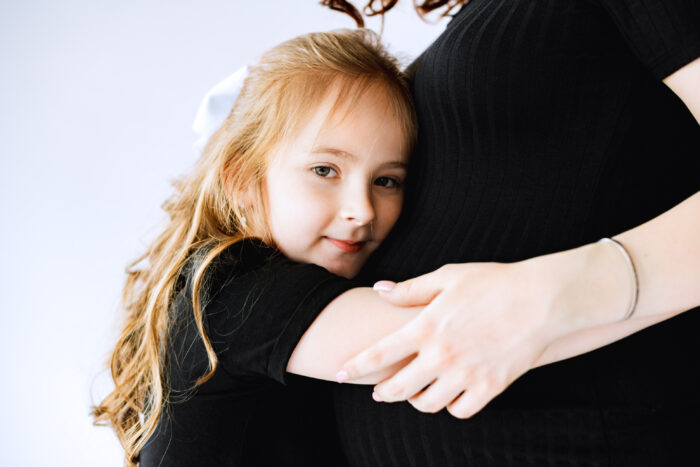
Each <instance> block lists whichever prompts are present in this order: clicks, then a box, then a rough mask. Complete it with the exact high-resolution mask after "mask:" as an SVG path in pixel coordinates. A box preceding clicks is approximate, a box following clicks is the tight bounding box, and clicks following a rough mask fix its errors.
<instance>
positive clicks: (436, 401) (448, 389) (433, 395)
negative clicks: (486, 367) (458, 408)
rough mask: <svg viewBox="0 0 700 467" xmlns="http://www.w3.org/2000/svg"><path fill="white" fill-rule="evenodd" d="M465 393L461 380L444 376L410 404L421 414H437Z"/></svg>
mask: <svg viewBox="0 0 700 467" xmlns="http://www.w3.org/2000/svg"><path fill="white" fill-rule="evenodd" d="M463 392H464V384H463V383H462V380H461V378H460V379H457V378H454V377H452V376H448V375H444V376H441V377H440V378H438V379H437V380H436V381H434V382H433V383H432V384H431V385H430V386H428V387H427V388H426V389H424V390H423V391H421V392H420V393H418V394H416V395H415V396H413V397H410V398H409V399H408V402H409V403H410V404H411V405H412V406H413V407H415V408H416V409H418V410H419V411H421V412H425V413H436V412H439V411H440V410H442V409H444V408H445V407H447V406H448V405H450V404H451V403H452V402H453V401H454V400H455V399H456V398H457V397H459V396H460V395H461V394H462V393H463Z"/></svg>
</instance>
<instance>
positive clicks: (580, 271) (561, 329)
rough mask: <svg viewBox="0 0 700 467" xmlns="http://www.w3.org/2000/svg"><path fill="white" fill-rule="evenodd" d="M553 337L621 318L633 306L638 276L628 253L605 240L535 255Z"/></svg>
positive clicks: (534, 265)
mask: <svg viewBox="0 0 700 467" xmlns="http://www.w3.org/2000/svg"><path fill="white" fill-rule="evenodd" d="M527 262H531V265H530V266H531V267H533V268H534V271H533V274H536V275H538V276H539V277H541V278H542V279H543V280H542V281H541V282H540V283H543V284H548V286H547V287H548V288H547V289H546V290H544V291H541V293H542V294H543V295H544V296H545V306H546V307H547V308H548V312H547V315H548V317H549V321H550V325H551V331H552V332H551V334H552V337H553V338H559V337H562V336H566V335H569V334H571V333H575V332H579V331H582V330H585V329H589V328H591V327H595V326H599V325H605V324H610V323H614V322H617V321H620V320H622V319H623V318H624V316H625V314H626V312H627V311H628V309H629V307H630V301H631V299H632V295H633V290H634V278H633V277H632V276H631V275H630V271H629V268H628V265H627V264H626V262H625V259H624V257H623V256H622V255H621V254H620V252H619V251H617V250H616V249H615V248H613V247H611V246H610V245H607V244H605V243H591V244H587V245H584V246H581V247H579V248H574V249H572V250H567V251H563V252H558V253H553V254H550V255H545V256H540V257H537V258H532V259H531V260H528V261H527Z"/></svg>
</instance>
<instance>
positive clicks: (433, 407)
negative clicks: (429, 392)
mask: <svg viewBox="0 0 700 467" xmlns="http://www.w3.org/2000/svg"><path fill="white" fill-rule="evenodd" d="M413 407H415V408H416V409H417V410H419V411H421V412H423V413H437V412H439V411H440V409H441V408H442V407H438V405H437V404H435V403H434V402H427V401H421V402H418V403H415V404H413Z"/></svg>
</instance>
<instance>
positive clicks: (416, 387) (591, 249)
mask: <svg viewBox="0 0 700 467" xmlns="http://www.w3.org/2000/svg"><path fill="white" fill-rule="evenodd" d="M615 255H619V252H617V251H615V250H614V249H612V248H609V247H607V246H605V245H602V244H592V245H587V246H585V247H581V248H578V249H575V250H570V251H567V252H562V253H557V254H553V255H547V256H542V257H538V258H533V259H531V260H528V261H521V262H518V263H510V264H502V263H467V264H450V265H446V266H444V267H442V268H440V269H438V270H436V271H434V272H431V273H429V274H425V275H423V276H420V277H417V278H414V279H411V280H408V281H405V282H402V283H399V284H395V285H394V284H393V283H391V282H387V281H382V282H379V283H377V284H376V286H375V289H376V290H378V291H379V293H380V294H381V295H382V296H383V297H384V298H385V299H387V300H389V301H390V302H391V303H393V304H395V305H402V306H409V305H411V306H415V305H428V306H427V307H426V308H425V310H424V311H423V312H422V313H420V314H419V315H418V316H417V317H416V318H415V319H413V320H412V321H411V322H409V323H408V324H407V325H405V326H404V327H403V328H401V329H400V330H398V331H397V332H395V333H393V334H391V335H389V336H387V337H386V338H384V339H382V340H381V341H380V342H378V343H377V344H375V345H374V346H372V347H370V348H369V349H367V350H365V351H364V352H362V353H360V354H359V355H357V356H356V357H355V358H353V359H352V360H350V361H349V362H347V363H346V364H345V365H344V366H343V369H342V370H341V371H340V372H339V374H338V380H339V381H341V382H342V381H347V380H352V379H355V378H358V377H361V376H363V375H366V374H370V373H373V372H375V371H378V370H380V369H382V368H384V367H386V366H388V365H391V364H392V363H395V362H397V361H399V360H402V359H404V358H406V357H409V356H411V355H414V354H415V355H416V356H415V358H414V359H413V360H412V361H411V363H409V364H408V365H407V366H405V367H404V368H403V369H402V370H400V371H399V372H398V373H396V374H395V375H394V376H392V377H391V378H389V379H387V380H385V381H383V382H382V383H380V384H378V385H377V386H375V393H374V397H375V400H378V401H384V402H395V401H401V400H408V401H409V402H410V403H411V404H412V405H413V406H414V407H415V408H416V409H418V410H420V411H422V412H430V413H433V412H437V411H439V410H441V409H442V408H445V407H447V410H448V411H449V412H450V413H451V414H452V415H454V416H455V417H458V418H467V417H470V416H472V415H474V414H475V413H477V412H478V411H479V410H481V409H482V408H483V407H484V406H485V405H486V404H487V403H488V402H489V401H490V400H491V399H493V398H494V397H495V396H497V395H498V394H499V393H501V392H502V391H503V390H504V389H505V388H507V387H508V386H509V385H510V384H511V383H512V382H513V381H515V380H516V379H517V378H519V377H520V376H521V375H522V374H524V373H525V372H527V371H528V370H529V369H531V368H533V367H535V366H538V365H539V364H540V362H539V360H540V358H541V357H542V356H543V354H544V353H545V350H546V349H547V347H548V345H549V344H550V343H553V342H555V341H557V339H559V338H561V337H563V336H566V335H568V334H571V333H574V332H576V331H578V330H580V329H585V328H588V327H591V326H596V325H601V324H605V322H606V319H609V318H605V316H604V314H602V313H595V314H591V313H584V311H585V310H590V309H591V308H589V307H590V306H593V305H594V303H593V302H592V300H594V301H598V303H597V304H601V303H605V304H606V305H608V306H613V307H617V308H616V309H617V311H618V312H619V317H620V318H621V317H622V316H623V315H624V311H625V306H627V305H628V297H629V293H630V287H631V283H630V282H629V280H630V278H629V277H628V276H627V273H628V271H627V270H626V269H625V264H624V262H623V259H622V258H621V257H616V256H615ZM592 272H594V274H591V273H592ZM592 290H595V291H596V292H597V293H596V294H591V293H590V292H591V291H592ZM586 294H588V295H594V296H595V297H591V296H586ZM426 386H427V388H426ZM424 388H425V389H424Z"/></svg>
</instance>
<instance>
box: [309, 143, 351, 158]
mask: <svg viewBox="0 0 700 467" xmlns="http://www.w3.org/2000/svg"><path fill="white" fill-rule="evenodd" d="M311 154H333V155H334V156H338V157H342V158H343V159H352V160H357V159H359V158H358V157H357V156H356V155H355V154H353V153H351V152H347V151H343V150H342V149H337V148H333V147H330V146H320V147H316V148H313V149H312V150H311Z"/></svg>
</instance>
